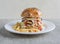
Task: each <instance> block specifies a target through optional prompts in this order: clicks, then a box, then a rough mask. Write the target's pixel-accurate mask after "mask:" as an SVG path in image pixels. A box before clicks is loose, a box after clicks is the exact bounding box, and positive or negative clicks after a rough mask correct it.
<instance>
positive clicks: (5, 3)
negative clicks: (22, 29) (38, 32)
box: [0, 0, 60, 19]
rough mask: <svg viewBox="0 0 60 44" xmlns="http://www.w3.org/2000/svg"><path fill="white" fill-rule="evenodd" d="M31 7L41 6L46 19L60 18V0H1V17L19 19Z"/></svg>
mask: <svg viewBox="0 0 60 44" xmlns="http://www.w3.org/2000/svg"><path fill="white" fill-rule="evenodd" d="M29 7H36V8H39V9H40V10H41V11H42V13H43V18H44V19H47V18H48V19H51V18H53V19H56V18H60V15H59V14H60V0H0V19H19V18H20V15H21V12H22V11H23V10H24V9H25V8H29Z"/></svg>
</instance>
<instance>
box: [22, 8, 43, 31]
mask: <svg viewBox="0 0 60 44" xmlns="http://www.w3.org/2000/svg"><path fill="white" fill-rule="evenodd" d="M41 15H42V13H41V11H40V10H39V9H37V8H27V9H25V10H24V11H23V12H22V14H21V17H22V22H24V23H25V26H26V28H27V27H33V28H39V29H40V30H42V19H41Z"/></svg>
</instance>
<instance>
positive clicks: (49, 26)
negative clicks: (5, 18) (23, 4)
mask: <svg viewBox="0 0 60 44" xmlns="http://www.w3.org/2000/svg"><path fill="white" fill-rule="evenodd" d="M17 22H21V20H16V21H12V22H10V23H7V24H6V25H4V27H5V29H6V30H7V31H9V32H12V33H17V34H42V33H47V32H50V31H52V30H54V29H55V25H54V24H53V23H52V22H50V21H47V20H42V22H43V23H44V24H45V26H44V29H43V30H42V31H40V32H18V31H16V30H14V29H13V28H12V26H13V25H15V24H16V23H17Z"/></svg>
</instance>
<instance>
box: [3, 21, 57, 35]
mask: <svg viewBox="0 0 60 44" xmlns="http://www.w3.org/2000/svg"><path fill="white" fill-rule="evenodd" d="M15 21H20V20H15ZM44 21H47V22H49V23H51V24H53V26H54V27H53V28H52V29H51V30H49V31H45V32H31V33H30V32H18V31H14V32H13V31H10V30H9V29H7V27H6V26H7V25H8V24H9V23H11V22H14V21H11V22H9V23H7V24H5V25H4V28H5V30H7V31H9V32H12V33H16V34H29V35H31V34H43V33H47V32H50V31H52V30H54V29H55V28H56V25H55V24H54V23H53V22H50V21H48V20H44Z"/></svg>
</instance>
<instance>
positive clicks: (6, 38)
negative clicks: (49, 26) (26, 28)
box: [0, 19, 60, 44]
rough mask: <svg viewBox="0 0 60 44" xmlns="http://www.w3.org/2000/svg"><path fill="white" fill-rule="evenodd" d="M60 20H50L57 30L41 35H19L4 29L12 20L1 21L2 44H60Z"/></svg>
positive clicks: (0, 37) (0, 38)
mask: <svg viewBox="0 0 60 44" xmlns="http://www.w3.org/2000/svg"><path fill="white" fill-rule="evenodd" d="M59 20H60V19H49V21H51V22H53V23H55V25H56V28H55V30H53V31H51V32H49V33H46V34H41V35H17V34H13V33H10V32H8V31H6V30H5V29H4V27H3V26H4V25H5V24H6V23H7V22H10V21H12V20H9V19H0V44H60V21H59Z"/></svg>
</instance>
